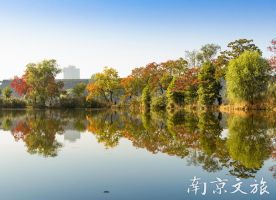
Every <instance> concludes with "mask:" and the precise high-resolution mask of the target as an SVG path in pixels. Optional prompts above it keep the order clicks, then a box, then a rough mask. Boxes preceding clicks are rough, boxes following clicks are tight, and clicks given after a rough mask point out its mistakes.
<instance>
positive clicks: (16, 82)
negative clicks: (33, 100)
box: [11, 76, 28, 96]
mask: <svg viewBox="0 0 276 200" xmlns="http://www.w3.org/2000/svg"><path fill="white" fill-rule="evenodd" d="M11 88H12V89H14V91H15V92H16V93H17V94H18V95H19V96H23V95H25V94H26V93H27V91H28V85H27V83H26V80H25V77H22V78H20V77H18V76H15V77H14V79H13V80H12V82H11Z"/></svg>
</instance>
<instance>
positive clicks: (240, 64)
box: [226, 51, 269, 105]
mask: <svg viewBox="0 0 276 200" xmlns="http://www.w3.org/2000/svg"><path fill="white" fill-rule="evenodd" d="M268 73H269V64H268V62H267V60H265V59H264V58H262V57H261V55H260V54H259V53H258V52H257V51H245V52H244V53H243V54H241V55H240V56H239V57H238V58H236V59H233V60H231V61H230V63H229V66H228V69H227V72H226V83H227V96H228V98H229V99H230V100H231V101H232V102H234V103H240V102H246V103H250V104H251V105H253V104H254V103H255V101H256V100H260V99H261V98H262V97H263V94H264V92H265V91H266V89H267V85H268Z"/></svg>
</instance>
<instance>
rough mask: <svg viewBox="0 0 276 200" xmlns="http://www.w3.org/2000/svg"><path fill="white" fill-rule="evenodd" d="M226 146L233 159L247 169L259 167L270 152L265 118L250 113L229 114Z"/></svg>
mask: <svg viewBox="0 0 276 200" xmlns="http://www.w3.org/2000/svg"><path fill="white" fill-rule="evenodd" d="M228 126H229V138H228V140H227V147H228V150H229V154H230V156H231V157H232V159H233V160H236V161H238V162H239V164H240V165H242V166H244V167H245V168H248V169H259V168H261V167H262V165H263V162H264V160H266V159H267V158H269V156H270V153H271V142H270V139H269V137H268V136H267V135H266V133H267V126H266V123H265V120H263V119H262V118H258V117H257V116H256V115H253V114H250V115H246V116H238V115H236V116H230V118H229V120H228Z"/></svg>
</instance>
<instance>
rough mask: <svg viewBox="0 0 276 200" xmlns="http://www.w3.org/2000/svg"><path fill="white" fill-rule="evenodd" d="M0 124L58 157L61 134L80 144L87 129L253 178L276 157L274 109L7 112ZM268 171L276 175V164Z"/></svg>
mask: <svg viewBox="0 0 276 200" xmlns="http://www.w3.org/2000/svg"><path fill="white" fill-rule="evenodd" d="M0 127H1V129H2V130H4V131H8V132H10V134H12V135H13V137H14V140H15V141H23V142H24V144H25V146H26V149H27V151H28V152H29V153H30V154H38V155H41V156H44V157H55V156H58V152H59V150H60V149H62V148H63V144H62V143H61V142H59V141H58V140H57V136H58V135H63V136H64V139H65V140H67V141H70V142H76V141H77V140H78V139H80V138H81V133H82V132H86V131H88V132H90V133H91V134H93V135H94V136H95V138H96V139H97V141H98V142H99V143H101V144H103V145H104V146H105V147H106V148H115V147H116V146H117V145H119V142H120V139H121V138H126V139H128V140H130V141H131V142H132V144H133V146H135V147H137V148H143V149H146V150H147V151H149V152H151V153H153V154H156V153H164V154H167V155H170V156H176V157H178V158H180V159H185V160H186V161H187V163H188V164H189V165H194V166H200V167H202V169H204V170H205V171H207V172H218V171H221V170H223V169H227V170H228V172H229V174H231V175H233V176H235V177H242V178H250V177H254V176H255V174H256V173H257V172H258V170H260V169H261V168H262V167H263V165H264V161H266V160H268V159H270V158H271V159H274V160H275V150H276V145H275V138H276V134H275V127H276V120H275V119H274V118H273V115H272V113H257V114H254V113H250V114H244V113H238V114H222V113H209V112H201V113H194V112H184V111H179V112H176V113H169V114H166V113H151V114H150V113H146V114H141V113H130V112H128V111H122V110H121V111H112V110H109V111H104V112H103V111H94V112H91V111H84V110H79V111H78V110H75V111H57V110H47V111H2V112H1V114H0ZM225 130H226V133H227V134H226V135H227V136H226V137H224V136H222V132H225ZM269 171H271V173H272V175H273V176H274V177H276V167H275V165H274V166H271V167H270V168H269Z"/></svg>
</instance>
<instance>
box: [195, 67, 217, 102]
mask: <svg viewBox="0 0 276 200" xmlns="http://www.w3.org/2000/svg"><path fill="white" fill-rule="evenodd" d="M198 80H199V88H198V98H199V103H200V104H202V105H205V106H210V105H213V104H214V102H215V100H216V99H219V97H220V95H219V91H220V89H221V86H220V83H219V81H218V80H216V79H215V66H214V65H213V64H212V63H211V62H206V63H204V64H203V65H202V67H201V68H200V71H199V74H198Z"/></svg>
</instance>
